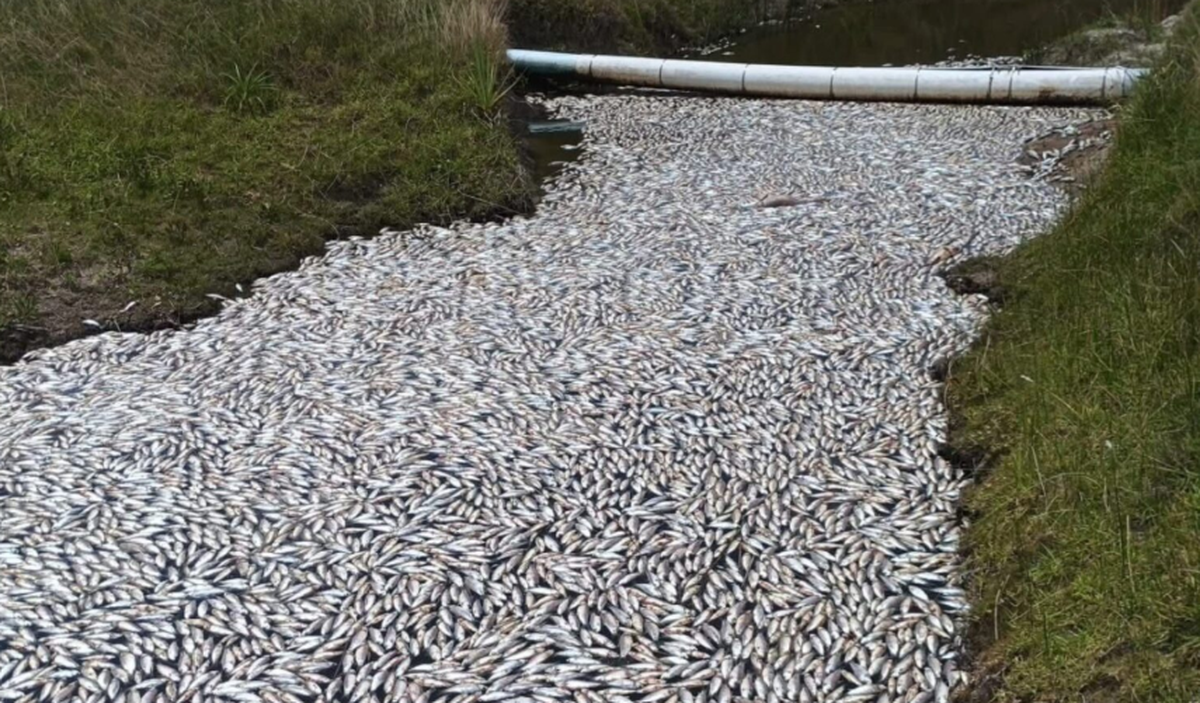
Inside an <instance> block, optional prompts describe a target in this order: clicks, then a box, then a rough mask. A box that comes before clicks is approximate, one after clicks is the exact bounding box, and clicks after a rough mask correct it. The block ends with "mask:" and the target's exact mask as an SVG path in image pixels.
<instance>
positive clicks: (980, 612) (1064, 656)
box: [949, 9, 1200, 701]
mask: <svg viewBox="0 0 1200 703" xmlns="http://www.w3.org/2000/svg"><path fill="white" fill-rule="evenodd" d="M998 273H999V280H1000V281H1001V283H1002V284H1003V286H1004V288H1005V291H1006V302H1005V305H1004V309H1003V311H1002V312H1000V313H999V314H998V315H997V316H996V317H995V318H994V320H993V321H992V324H991V325H990V329H989V331H988V334H987V336H986V339H985V341H984V342H982V343H981V344H980V345H979V346H978V347H977V348H976V350H975V351H974V352H973V353H972V354H971V355H969V357H967V358H966V359H965V360H963V361H960V362H958V363H957V364H956V365H955V369H954V374H953V376H952V378H951V382H950V389H949V391H950V402H951V406H952V407H953V408H955V409H957V410H958V412H959V413H960V417H959V418H958V422H956V426H957V429H956V430H955V432H954V434H955V435H956V436H955V437H953V441H954V445H955V446H956V448H957V449H958V450H959V451H963V452H967V453H970V452H971V451H972V450H973V449H976V450H977V448H987V449H989V450H991V452H992V454H991V457H990V460H989V461H988V462H987V464H988V473H987V474H986V477H985V480H984V482H983V483H982V485H981V486H979V487H978V488H977V489H975V490H974V491H973V492H972V494H971V495H970V496H969V498H968V502H967V504H968V508H969V510H970V512H971V514H972V515H973V524H972V526H971V528H970V530H969V531H968V545H969V549H970V553H971V561H972V575H973V587H972V588H973V596H974V603H975V617H976V619H977V623H976V626H975V644H976V647H977V649H978V650H979V655H980V661H979V662H978V664H979V666H980V674H977V681H976V683H977V685H980V689H979V691H977V693H979V694H981V695H980V699H981V700H992V699H993V698H992V696H994V697H995V698H994V699H995V700H1001V701H1005V700H1022V701H1024V700H1039V701H1040V700H1070V701H1083V700H1087V701H1109V700H1127V701H1195V700H1197V696H1198V695H1200V17H1198V13H1197V12H1196V11H1194V9H1193V11H1191V12H1190V13H1189V14H1187V15H1186V16H1185V20H1184V23H1183V24H1182V25H1181V28H1180V29H1179V30H1178V31H1177V34H1176V36H1175V39H1174V41H1173V42H1172V44H1171V46H1170V47H1169V48H1168V53H1167V56H1166V58H1165V60H1164V61H1163V63H1161V64H1160V66H1159V68H1158V70H1157V72H1156V74H1155V75H1154V77H1153V78H1152V79H1149V80H1148V81H1147V82H1146V83H1145V84H1143V85H1142V86H1141V87H1140V88H1139V90H1138V94H1137V96H1136V99H1135V100H1134V101H1133V102H1132V104H1131V105H1130V106H1129V107H1128V109H1127V110H1125V111H1123V114H1122V115H1121V120H1120V133H1119V137H1118V140H1117V144H1116V147H1115V150H1114V153H1113V155H1112V158H1111V162H1110V163H1109V165H1108V167H1107V170H1106V172H1105V173H1104V174H1103V175H1102V176H1101V177H1100V179H1099V181H1098V182H1096V183H1095V184H1094V186H1093V187H1092V188H1091V189H1090V190H1088V191H1087V193H1086V195H1085V196H1083V198H1082V200H1081V201H1080V202H1079V203H1078V204H1077V206H1076V207H1075V208H1074V209H1073V212H1072V213H1071V214H1070V215H1069V216H1068V217H1067V218H1066V219H1065V221H1063V222H1062V223H1061V225H1060V226H1059V227H1057V228H1056V229H1055V230H1054V231H1053V232H1052V233H1050V234H1048V235H1047V236H1045V237H1042V238H1040V239H1037V240H1035V241H1033V242H1031V243H1029V244H1028V245H1026V246H1024V247H1022V248H1021V249H1020V250H1018V251H1017V252H1016V253H1015V255H1014V256H1012V257H1010V258H1008V259H1006V260H1004V261H1003V262H1001V263H1000V264H999V272H998Z"/></svg>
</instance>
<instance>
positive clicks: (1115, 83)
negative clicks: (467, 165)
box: [508, 49, 1146, 105]
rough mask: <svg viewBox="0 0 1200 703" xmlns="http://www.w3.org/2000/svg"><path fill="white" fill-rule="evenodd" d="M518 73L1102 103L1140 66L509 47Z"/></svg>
mask: <svg viewBox="0 0 1200 703" xmlns="http://www.w3.org/2000/svg"><path fill="white" fill-rule="evenodd" d="M508 60H509V61H510V62H512V64H513V65H514V66H515V67H516V68H517V69H518V70H520V71H522V72H525V73H529V74H534V75H542V76H559V77H574V78H583V79H591V80H597V81H605V82H609V83H621V84H624V85H637V86H647V87H652V88H674V89H681V90H703V91H713V92H719V93H733V94H741V95H757V96H770V97H783V98H808V99H818V100H890V101H903V102H978V103H1005V104H1026V105H1033V104H1104V103H1109V102H1113V101H1115V100H1119V99H1121V98H1124V97H1126V96H1128V95H1129V94H1130V93H1131V92H1132V90H1133V84H1134V83H1135V82H1136V81H1137V80H1138V79H1139V78H1141V77H1142V76H1143V75H1144V74H1145V73H1146V71H1145V70H1144V69H1136V68H1124V67H1121V66H1115V67H1110V68H1060V67H1053V66H1001V67H992V68H989V67H983V68H931V67H912V68H892V67H887V68H835V67H832V66H771V65H764V64H737V63H721V62H715V61H684V60H678V59H647V58H638V57H633V56H604V55H595V54H562V53H557V52H552V51H528V50H525V49H510V50H509V51H508Z"/></svg>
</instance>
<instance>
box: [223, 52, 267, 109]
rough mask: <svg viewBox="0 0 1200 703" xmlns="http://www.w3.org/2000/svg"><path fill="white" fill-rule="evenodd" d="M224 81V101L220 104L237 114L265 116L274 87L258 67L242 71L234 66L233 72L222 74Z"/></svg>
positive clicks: (239, 67) (237, 66)
mask: <svg viewBox="0 0 1200 703" xmlns="http://www.w3.org/2000/svg"><path fill="white" fill-rule="evenodd" d="M221 77H222V78H224V79H225V99H224V101H222V104H223V105H224V106H225V107H226V108H229V109H232V110H233V111H234V112H237V113H250V114H257V115H261V114H265V113H266V112H267V111H268V109H269V108H270V105H271V102H272V101H273V99H274V97H275V93H276V90H275V85H274V84H273V83H272V82H271V77H270V76H269V75H267V73H266V72H264V71H260V70H258V65H257V64H255V65H254V66H251V67H250V68H249V69H248V70H246V71H243V70H242V67H241V66H239V65H237V64H234V66H233V70H232V71H230V72H228V73H222V74H221Z"/></svg>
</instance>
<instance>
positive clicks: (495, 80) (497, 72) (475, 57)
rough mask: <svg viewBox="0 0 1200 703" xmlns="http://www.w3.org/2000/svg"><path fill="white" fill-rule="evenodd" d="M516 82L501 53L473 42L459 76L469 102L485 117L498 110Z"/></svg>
mask: <svg viewBox="0 0 1200 703" xmlns="http://www.w3.org/2000/svg"><path fill="white" fill-rule="evenodd" d="M515 84H516V76H515V74H514V73H513V70H512V67H511V66H509V65H508V64H507V63H505V61H504V59H503V57H502V56H501V55H497V54H496V53H494V52H490V51H488V50H487V49H486V48H484V47H482V46H476V47H475V48H474V50H473V51H472V54H471V62H470V64H469V66H468V68H467V70H466V72H465V73H464V74H463V75H462V76H461V77H460V78H459V85H460V86H461V87H462V89H463V91H464V92H465V93H466V94H467V95H469V96H470V99H471V102H472V104H474V105H475V107H476V108H477V109H478V110H479V112H480V113H481V114H482V115H484V116H485V117H488V118H495V117H497V116H498V115H499V113H500V107H501V106H502V105H503V102H504V99H505V98H506V97H507V96H508V94H509V92H510V91H512V88H513V86H514V85H515Z"/></svg>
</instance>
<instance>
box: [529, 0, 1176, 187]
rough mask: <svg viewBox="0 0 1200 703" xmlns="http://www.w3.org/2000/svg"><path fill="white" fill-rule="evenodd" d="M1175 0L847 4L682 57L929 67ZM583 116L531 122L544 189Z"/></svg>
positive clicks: (578, 140) (578, 141)
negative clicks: (924, 65)
mask: <svg viewBox="0 0 1200 703" xmlns="http://www.w3.org/2000/svg"><path fill="white" fill-rule="evenodd" d="M1183 4H1184V0H1155V2H1154V3H1149V2H1147V0H1105V1H1104V2H1096V1H1095V0H949V1H948V0H877V1H876V2H860V1H857V0H851V1H850V2H846V3H844V4H841V5H836V6H832V7H827V8H824V9H820V10H816V11H813V12H811V13H808V14H806V15H805V16H802V17H799V18H794V19H791V20H789V21H776V22H768V23H764V24H762V25H759V26H757V27H752V28H749V29H747V30H746V31H745V32H744V33H742V34H740V35H739V36H737V37H736V38H733V39H732V40H730V41H727V42H723V43H721V44H720V45H718V46H715V47H709V48H707V49H704V50H697V51H691V52H685V55H686V56H687V57H688V58H691V59H700V60H711V61H724V62H736V63H764V64H783V65H814V66H885V65H908V64H916V63H922V64H933V63H938V62H941V61H954V60H963V59H967V58H970V57H987V58H993V57H1010V56H1017V57H1021V56H1025V55H1027V54H1028V53H1029V52H1031V51H1033V50H1035V49H1037V48H1038V47H1040V46H1043V45H1044V44H1046V43H1048V42H1051V41H1053V40H1055V39H1058V38H1060V37H1063V36H1066V35H1067V34H1070V33H1071V32H1073V31H1076V30H1078V29H1080V28H1082V27H1085V26H1087V25H1090V24H1094V23H1097V22H1101V21H1102V20H1104V18H1105V17H1114V16H1115V17H1126V16H1130V15H1137V14H1139V13H1145V14H1146V15H1148V16H1151V15H1153V16H1155V17H1158V16H1160V15H1162V14H1164V13H1171V12H1176V11H1178V10H1179V9H1181V8H1182V6H1183ZM585 129H586V123H582V122H554V121H551V122H532V123H529V125H528V126H527V130H526V133H525V135H524V139H525V143H526V146H527V149H528V153H529V154H530V156H531V158H532V162H533V176H534V178H535V179H536V182H537V183H538V184H539V185H541V186H542V187H543V188H544V186H545V183H546V182H547V181H548V180H549V179H551V178H553V177H554V176H556V175H557V174H558V173H559V172H561V170H562V168H563V166H565V165H566V164H567V163H569V162H571V161H574V160H576V159H578V158H579V156H580V155H581V154H582V152H583V149H582V141H583V132H584V130H585Z"/></svg>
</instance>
